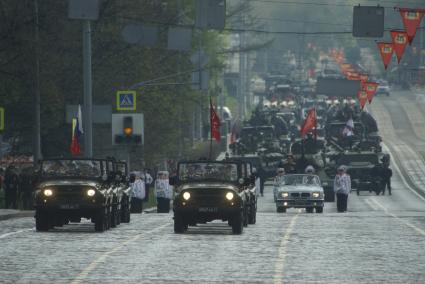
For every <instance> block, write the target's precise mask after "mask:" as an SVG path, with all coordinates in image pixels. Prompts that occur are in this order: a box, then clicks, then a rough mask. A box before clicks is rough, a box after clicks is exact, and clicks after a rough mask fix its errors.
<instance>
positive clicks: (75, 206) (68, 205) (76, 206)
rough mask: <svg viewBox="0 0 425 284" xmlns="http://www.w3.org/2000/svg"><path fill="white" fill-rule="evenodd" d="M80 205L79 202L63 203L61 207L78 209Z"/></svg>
mask: <svg viewBox="0 0 425 284" xmlns="http://www.w3.org/2000/svg"><path fill="white" fill-rule="evenodd" d="M79 207H80V206H79V205H78V204H62V205H61V206H60V209H78V208H79Z"/></svg>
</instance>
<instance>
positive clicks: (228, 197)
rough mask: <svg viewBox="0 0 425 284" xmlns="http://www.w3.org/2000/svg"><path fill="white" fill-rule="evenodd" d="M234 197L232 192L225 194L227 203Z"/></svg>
mask: <svg viewBox="0 0 425 284" xmlns="http://www.w3.org/2000/svg"><path fill="white" fill-rule="evenodd" d="M234 196H235V195H234V194H233V192H228V193H226V199H227V200H229V201H230V200H232V199H233V197H234Z"/></svg>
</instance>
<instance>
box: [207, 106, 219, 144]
mask: <svg viewBox="0 0 425 284" xmlns="http://www.w3.org/2000/svg"><path fill="white" fill-rule="evenodd" d="M210 123H211V139H213V138H214V139H215V140H216V141H220V138H221V135H220V118H219V117H218V115H217V113H216V112H215V110H214V106H213V104H212V100H211V99H210Z"/></svg>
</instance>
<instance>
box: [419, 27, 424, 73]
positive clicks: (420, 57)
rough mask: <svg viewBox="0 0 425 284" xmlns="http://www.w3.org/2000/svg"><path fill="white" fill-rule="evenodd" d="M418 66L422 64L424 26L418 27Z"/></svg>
mask: <svg viewBox="0 0 425 284" xmlns="http://www.w3.org/2000/svg"><path fill="white" fill-rule="evenodd" d="M418 30H419V66H423V65H424V55H423V52H424V49H425V47H424V32H425V26H423V27H419V29H418Z"/></svg>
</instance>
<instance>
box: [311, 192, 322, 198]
mask: <svg viewBox="0 0 425 284" xmlns="http://www.w3.org/2000/svg"><path fill="white" fill-rule="evenodd" d="M312 196H313V197H314V198H318V197H319V196H320V193H319V192H313V194H312Z"/></svg>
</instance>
